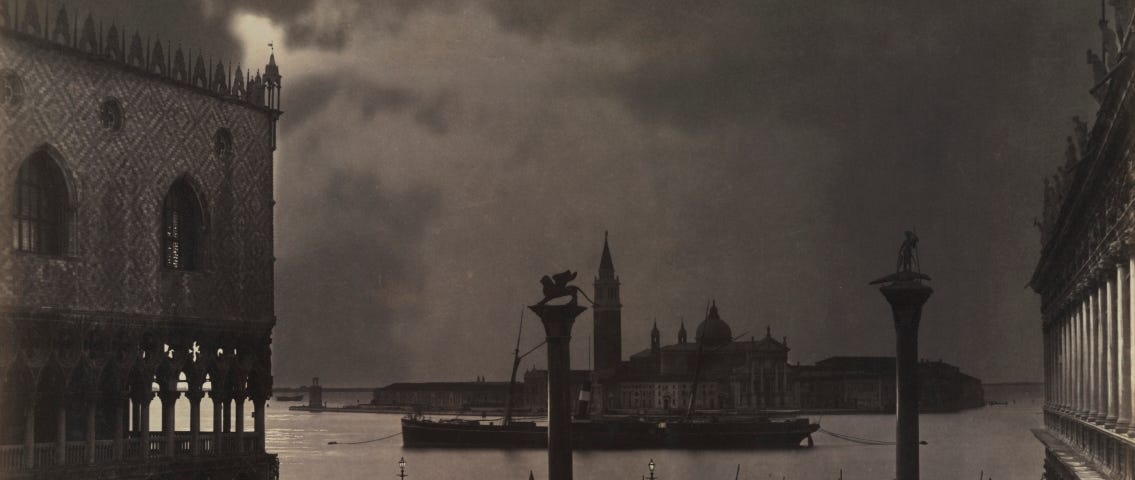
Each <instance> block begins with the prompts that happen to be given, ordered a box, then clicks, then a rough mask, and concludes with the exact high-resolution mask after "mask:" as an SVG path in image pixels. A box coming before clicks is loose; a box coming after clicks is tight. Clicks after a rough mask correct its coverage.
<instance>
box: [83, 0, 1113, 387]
mask: <svg viewBox="0 0 1135 480" xmlns="http://www.w3.org/2000/svg"><path fill="white" fill-rule="evenodd" d="M1089 3H1090V2H1089ZM1089 3H1069V2H1063V1H1058V0H1042V1H1041V2H1039V3H1038V2H1025V1H1023V0H1009V1H1005V2H986V1H978V0H962V1H959V2H940V1H930V0H915V1H890V0H887V1H883V2H874V3H871V4H870V5H868V4H865V3H863V2H857V1H852V0H836V1H832V2H814V3H808V2H790V1H786V0H766V1H733V0H717V1H708V2H679V1H669V0H662V1H659V0H627V1H620V2H609V1H601V0H584V1H579V2H562V1H554V0H547V1H545V0H484V1H475V0H468V1H461V0H436V1H429V0H425V1H411V0H405V1H392V2H383V3H379V4H372V3H371V2H361V1H348V0H343V1H338V2H335V1H326V2H314V1H292V2H274V1H267V0H244V1H238V2H219V1H213V2H204V3H200V4H198V3H192V2H190V3H178V2H172V3H170V2H154V3H147V4H145V5H142V6H139V5H135V4H134V3H133V2H130V3H128V2H124V1H122V2H115V3H111V4H109V5H111V9H118V10H117V11H121V13H119V15H121V17H119V18H120V19H121V21H123V22H126V21H127V20H129V23H130V24H139V25H145V26H147V27H148V28H153V29H154V30H156V31H158V32H159V33H160V34H161V36H162V38H163V39H164V38H167V35H169V38H184V39H195V40H194V41H201V42H203V43H201V45H200V48H204V49H206V50H208V51H217V52H220V53H217V54H216V55H221V54H223V53H225V52H239V45H238V44H237V43H236V42H235V41H234V40H233V39H232V37H231V34H230V33H229V32H228V17H229V16H231V15H233V14H235V13H237V12H251V13H256V14H260V15H264V16H267V17H269V18H271V19H272V20H273V21H274V22H276V23H277V24H278V25H280V26H282V27H283V28H284V31H285V33H286V35H287V36H288V38H287V44H288V48H289V49H296V50H299V49H307V51H306V52H305V53H304V55H305V56H306V58H316V57H313V56H312V52H313V51H314V52H325V53H327V54H328V57H327V59H326V60H324V59H323V58H317V59H316V60H313V64H305V65H301V64H298V62H299V60H296V59H294V58H281V59H280V60H281V64H282V69H283V73H284V75H285V78H286V81H285V88H284V99H285V106H284V108H285V110H287V113H286V114H285V116H284V117H283V118H282V120H281V131H282V135H281V147H280V159H281V160H280V161H279V164H278V178H279V181H278V183H277V192H278V193H277V196H278V198H279V202H280V203H279V208H278V209H277V225H278V230H277V240H278V249H277V250H278V256H279V258H280V262H279V267H280V268H279V270H278V281H277V292H278V294H277V298H279V299H280V300H279V304H278V305H277V310H278V316H279V318H280V324H279V326H278V327H277V351H278V353H280V355H277V356H276V357H275V358H276V359H277V361H278V362H279V363H278V367H277V374H278V377H279V378H280V382H281V384H286V383H292V382H298V381H306V377H309V376H314V375H317V374H321V375H322V376H324V377H329V376H330V375H331V374H330V373H326V372H335V373H334V375H335V376H333V377H331V378H334V379H335V380H334V381H335V382H336V383H352V382H360V383H363V384H372V383H381V382H383V381H395V380H425V379H430V378H435V379H436V378H447V379H459V378H471V377H473V376H474V375H476V374H484V373H486V372H488V373H492V372H497V371H500V370H501V369H502V368H503V367H501V366H505V367H507V358H503V359H502V358H499V355H498V354H500V355H504V353H507V350H508V348H507V347H505V348H501V345H505V344H508V343H509V342H507V341H501V337H502V335H501V332H500V328H502V327H501V325H512V324H513V322H514V320H513V319H512V318H513V315H514V313H513V312H514V309H513V307H514V306H516V305H518V304H519V303H521V302H522V301H524V300H525V299H527V298H528V297H529V296H531V295H532V294H533V293H532V292H533V291H534V290H533V289H534V283H533V280H534V279H535V278H538V277H539V275H540V274H542V273H546V272H547V271H551V270H553V269H557V268H558V269H562V268H572V269H581V270H582V271H583V273H582V276H584V277H586V276H587V275H588V274H590V273H593V269H594V267H595V262H596V261H597V255H598V245H599V242H600V240H599V239H600V238H601V232H602V231H603V230H604V229H610V230H612V235H613V238H614V239H616V251H615V255H616V266H617V267H618V268H619V273H620V275H621V277H622V279H623V281H624V291H623V298H624V301H625V304H626V308H625V310H624V339H625V342H624V344H625V345H624V350H625V353H629V352H630V351H637V350H638V349H639V347H642V346H645V345H646V342H645V339H646V338H647V336H646V332H647V331H648V330H649V328H650V325H651V319H652V318H653V317H659V326H660V328H662V329H663V331H664V336H665V337H666V338H671V337H672V335H673V334H672V332H673V330H674V329H675V328H676V318H677V317H678V316H679V315H685V317H686V323H687V324H688V325H687V326H688V327H692V326H693V325H694V324H696V322H697V321H698V320H697V318H696V317H697V316H698V315H700V312H701V310H702V307H703V306H704V305H702V303H703V302H704V300H706V299H707V298H709V297H716V298H717V299H718V303H719V306H720V307H721V308H722V312H723V315H727V317H728V318H727V320H728V321H730V323H731V324H733V327H734V330H735V331H738V332H740V331H745V330H751V331H752V330H754V329H755V330H758V331H759V330H762V329H763V327H764V326H765V325H772V327H773V330H774V333H775V334H777V335H788V336H789V337H791V338H792V339H793V340H792V344H793V348H794V350H793V354H792V355H793V360H801V361H805V362H809V361H814V360H817V359H819V358H823V357H825V356H828V355H839V354H846V355H857V354H866V355H881V354H887V353H889V352H890V351H891V344H890V341H891V337H890V330H889V329H888V328H887V324H886V320H887V312H886V310H885V308H886V305H885V303H884V302H883V301H882V299H881V297H879V296H878V295H877V294H876V293H875V292H874V291H873V290H872V289H871V288H870V287H867V286H866V285H865V282H866V281H868V280H871V279H873V278H877V277H878V276H880V275H881V274H883V273H886V272H885V270H886V268H888V266H889V265H893V262H894V258H893V255H894V252H895V249H896V248H897V246H898V243H899V241H901V232H902V231H903V230H905V229H908V228H915V229H916V230H917V231H918V233H919V234H920V236H921V237H922V240H923V243H922V247H923V258H922V265H923V267H924V269H926V270H927V271H928V273H930V274H931V275H932V276H933V277H934V278H935V280H934V286H935V288H936V289H937V292H936V293H935V296H934V297H933V298H932V299H931V303H930V304H929V305H928V307H927V312H926V319H925V321H924V323H923V336H922V338H923V353H924V355H926V356H928V357H934V358H937V357H943V358H944V359H945V360H947V361H950V362H952V363H956V364H959V365H961V366H962V367H963V369H965V370H966V371H969V372H972V373H975V374H976V375H978V376H980V377H983V378H985V379H988V380H1021V379H1037V378H1039V372H1040V363H1039V358H1040V334H1039V328H1038V327H1039V321H1038V305H1037V300H1036V296H1035V295H1034V294H1032V293H1031V292H1029V291H1028V290H1025V289H1024V288H1022V287H1023V285H1024V284H1025V282H1026V281H1027V279H1028V277H1029V274H1030V273H1031V268H1032V266H1033V262H1035V259H1036V257H1037V254H1038V241H1037V234H1036V231H1035V229H1033V227H1032V226H1031V225H1032V224H1031V219H1032V217H1034V216H1037V215H1039V209H1040V202H1041V198H1040V191H1041V189H1040V186H1041V178H1042V176H1043V175H1044V173H1045V172H1047V171H1050V170H1051V169H1052V168H1053V167H1054V166H1055V165H1056V164H1058V163H1059V162H1060V161H1061V160H1060V155H1061V153H1060V152H1061V151H1062V147H1061V146H1062V139H1063V137H1064V136H1065V135H1067V134H1068V132H1069V129H1070V128H1071V124H1070V122H1068V120H1067V119H1068V118H1069V117H1070V116H1071V115H1081V116H1082V117H1084V118H1090V117H1091V116H1092V112H1094V108H1095V107H1094V104H1093V102H1092V100H1091V98H1090V97H1089V96H1088V95H1087V89H1088V88H1089V86H1090V85H1089V84H1090V72H1089V71H1088V69H1087V66H1086V65H1084V64H1083V62H1084V61H1083V50H1084V49H1086V48H1094V47H1095V46H1096V45H1098V44H1099V40H1098V38H1097V35H1098V34H1097V31H1096V28H1095V22H1094V17H1095V16H1096V15H1098V11H1097V10H1096V8H1097V7H1098V5H1091V4H1089ZM163 8H164V9H165V10H163ZM100 9H101V8H100ZM167 10H168V11H169V12H174V13H173V15H169V14H167V13H166V11H167ZM485 23H488V24H489V25H487V26H486V25H485ZM175 34H176V36H175ZM362 42H371V43H370V44H366V45H363V44H362ZM195 48H198V47H195ZM293 51H295V50H293ZM406 52H412V53H406ZM344 55H356V56H358V60H357V61H356V62H353V64H352V63H351V62H344V61H343V58H341V56H344ZM231 58H238V57H237V55H236V54H235V53H234V54H233V55H232V56H231ZM376 63H377V64H381V68H374V65H375V64H376ZM360 152H363V153H370V154H371V155H370V156H366V155H363V154H360ZM442 198H444V199H445V201H444V202H443V201H442V200H441V199H442ZM427 252H428V253H427ZM589 272H590V273H589ZM584 283H586V282H584ZM423 296H429V297H430V298H429V300H426V299H425V298H423ZM506 307H507V308H506ZM505 312H507V318H508V320H507V323H505V322H503V321H502V320H501V316H502V315H505ZM668 315H669V316H671V317H674V318H669V319H668V318H666V316H668ZM588 323H589V322H580V323H579V325H577V327H576V328H577V331H576V334H577V338H586V336H587V335H588V334H589V333H590V332H589V326H588ZM509 328H511V327H509ZM533 330H536V329H533ZM817 332H827V333H825V334H821V333H817ZM832 332H835V333H832ZM505 336H511V334H509V335H505ZM408 337H413V338H412V339H408ZM975 339H997V340H996V342H995V343H990V342H985V341H975ZM526 340H533V342H534V341H535V339H534V337H533V338H526ZM582 343H583V342H578V343H577V344H576V345H577V346H580V345H582ZM455 345H459V347H454V346H455ZM438 352H446V353H447V355H439V354H438ZM450 352H452V354H448V353H450ZM501 352H504V353H501ZM583 352H584V350H582V349H577V350H576V351H575V354H576V356H577V359H582V358H583V357H584V353H583ZM395 355H401V357H398V358H395V357H394V356H395ZM577 365H579V363H577ZM410 367H414V368H413V369H412V370H411V369H410ZM498 367H500V368H498ZM310 370H319V371H315V372H312V371H310ZM505 373H507V372H505Z"/></svg>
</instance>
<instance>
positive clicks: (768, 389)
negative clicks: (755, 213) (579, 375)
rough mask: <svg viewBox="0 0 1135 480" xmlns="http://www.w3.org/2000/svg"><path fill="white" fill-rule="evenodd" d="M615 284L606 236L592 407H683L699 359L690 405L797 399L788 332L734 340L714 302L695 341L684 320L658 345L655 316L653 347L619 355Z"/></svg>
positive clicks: (761, 404) (763, 404) (769, 404)
mask: <svg viewBox="0 0 1135 480" xmlns="http://www.w3.org/2000/svg"><path fill="white" fill-rule="evenodd" d="M619 286H620V283H619V280H618V276H616V275H615V267H614V262H613V260H612V255H611V248H610V245H609V243H608V240H607V238H606V236H604V239H603V253H602V254H601V255H600V259H599V276H598V277H597V278H596V281H595V297H594V298H595V331H594V337H593V348H594V352H593V353H594V357H595V358H596V362H595V371H594V373H593V375H592V382H593V386H592V399H593V400H592V403H591V407H592V409H593V410H595V411H596V412H604V411H618V410H624V409H631V410H641V409H661V410H667V409H673V408H684V407H685V406H687V405H688V404H689V401H690V399H689V397H690V394H689V392H690V391H691V390H692V389H693V383H694V371H695V370H697V369H698V367H699V366H698V362H699V359H700V361H701V366H700V368H701V372H700V374H699V375H698V377H699V378H698V387H697V395H695V398H694V406H695V408H701V409H725V408H731V409H737V408H774V407H784V406H788V405H790V404H791V403H792V402H793V401H794V400H793V398H792V395H790V393H789V383H790V381H789V367H788V346H787V338H785V339H782V341H777V340H776V339H774V338H773V337H772V332H771V330H769V329H766V332H765V336H764V338H761V339H759V340H758V339H756V338H750V340H747V341H735V340H734V338H733V330H732V328H731V327H730V326H729V324H727V323H726V322H725V321H724V320H722V319H721V316H720V314H719V313H718V309H717V304H716V302H714V303H713V304H712V305H711V306H710V307H709V309H708V310H707V313H706V318H705V319H704V320H703V321H702V322H701V323H699V324H698V326H697V329H696V331H695V335H694V342H693V343H690V342H689V341H688V335H687V332H686V325H685V323H684V322H681V323H680V326H679V328H678V334H677V343H675V344H671V345H663V344H662V336H661V332H660V331H659V329H658V325H657V322H656V323H655V325H654V327H653V328H652V329H651V333H650V348H648V349H645V350H642V351H640V352H638V353H635V354H633V355H631V356H630V358H629V359H628V360H626V361H624V360H622V358H621V344H622V325H621V322H622V314H621V309H622V304H621V302H620V301H619ZM600 358H603V360H602V361H600V360H599V359H600ZM526 383H527V380H526Z"/></svg>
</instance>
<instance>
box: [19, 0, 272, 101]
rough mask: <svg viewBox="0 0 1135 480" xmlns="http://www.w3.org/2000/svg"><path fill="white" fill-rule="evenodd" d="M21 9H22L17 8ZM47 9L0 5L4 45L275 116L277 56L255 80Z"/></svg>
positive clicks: (31, 0)
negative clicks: (39, 50)
mask: <svg viewBox="0 0 1135 480" xmlns="http://www.w3.org/2000/svg"><path fill="white" fill-rule="evenodd" d="M21 4H22V8H21ZM41 8H43V9H44V10H46V6H45V4H40V2H39V1H37V0H26V1H23V2H21V1H20V0H0V35H2V36H3V37H4V38H5V40H8V39H11V40H23V41H26V42H29V43H31V44H34V45H36V46H39V47H43V48H52V49H55V50H58V51H61V52H65V53H69V54H74V55H79V56H83V57H86V58H88V59H91V60H95V61H99V62H102V63H107V64H111V65H114V66H116V67H118V68H122V69H125V70H128V71H131V72H134V73H138V74H143V75H147V76H150V77H155V78H160V79H161V80H163V81H166V82H168V83H172V84H176V85H178V86H180V87H183V88H189V89H192V90H194V91H196V92H198V93H203V94H207V95H210V96H213V97H217V98H220V99H223V100H225V101H229V102H234V103H238V104H241V105H244V106H249V107H253V108H256V109H259V110H263V111H265V112H266V113H269V114H271V115H272V117H273V119H275V118H277V117H279V115H280V114H281V113H283V112H282V111H281V110H280V87H281V75H280V74H279V67H278V65H276V61H275V55H272V56H271V57H270V58H269V63H268V64H266V65H265V67H264V73H263V74H261V73H260V70H257V71H256V74H255V75H253V74H252V72H251V71H242V69H241V66H240V63H239V62H238V63H237V65H236V67H235V68H233V66H232V62H228V63H227V65H228V66H226V62H222V61H221V60H219V59H218V60H217V61H216V64H215V65H212V67H211V68H210V67H209V65H211V64H212V62H213V61H212V59H208V60H206V58H205V57H204V55H203V54H202V52H201V51H200V50H198V51H197V56H196V58H194V57H193V55H192V50H190V51H189V53H186V52H185V51H183V50H182V48H181V46H180V45H179V46H178V47H177V48H176V49H174V48H173V47H172V45H171V44H170V42H169V41H166V42H164V43H163V42H162V40H161V39H154V40H153V41H152V42H151V41H150V40H149V39H148V38H147V39H146V40H145V41H143V39H142V36H141V35H140V34H139V33H138V31H137V30H135V31H134V35H133V36H131V37H130V38H129V39H128V38H127V36H126V33H125V32H126V28H125V27H120V26H118V25H116V24H115V23H111V24H110V26H109V27H107V28H106V29H105V31H104V29H103V24H102V23H101V22H98V23H97V25H96V22H95V20H94V18H93V17H92V15H91V14H90V13H88V14H87V16H86V18H85V19H84V20H83V21H82V22H81V24H80V22H79V17H78V15H77V14H76V15H74V16H72V15H69V14H68V12H67V7H66V6H64V5H61V6H60V7H59V10H58V11H57V13H56V14H55V15H54V20H52V15H48V14H45V15H42V16H41V15H40V13H39V11H40V9H41Z"/></svg>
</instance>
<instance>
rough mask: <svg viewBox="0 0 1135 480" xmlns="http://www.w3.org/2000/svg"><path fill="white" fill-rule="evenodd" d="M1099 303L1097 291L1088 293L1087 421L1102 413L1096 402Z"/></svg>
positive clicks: (1097, 386)
mask: <svg viewBox="0 0 1135 480" xmlns="http://www.w3.org/2000/svg"><path fill="white" fill-rule="evenodd" d="M1098 305H1099V301H1098V300H1096V297H1095V292H1091V293H1088V295H1087V326H1086V328H1085V329H1084V334H1085V335H1086V336H1087V346H1086V347H1085V350H1084V352H1085V353H1086V354H1087V370H1086V372H1087V391H1085V396H1086V397H1087V419H1086V420H1087V421H1095V418H1096V416H1099V414H1100V410H1099V404H1098V403H1096V402H1098V401H1096V398H1098V396H1099V395H1096V391H1099V385H1100V382H1099V380H1098V377H1096V376H1098V374H1099V370H1100V369H1099V364H1098V361H1096V357H1098V356H1099V355H1096V353H1098V352H1099V351H1098V348H1099V346H1098V344H1099V342H1098V340H1096V337H1098V335H1096V332H1098V331H1099V330H1098V328H1099V326H1098V325H1096V321H1098V319H1099V313H1098V312H1096V306H1098Z"/></svg>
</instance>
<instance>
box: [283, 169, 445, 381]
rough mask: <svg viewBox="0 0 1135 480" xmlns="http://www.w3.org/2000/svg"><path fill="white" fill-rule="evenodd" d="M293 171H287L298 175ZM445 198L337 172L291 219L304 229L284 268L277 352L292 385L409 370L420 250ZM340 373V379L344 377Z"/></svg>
mask: <svg viewBox="0 0 1135 480" xmlns="http://www.w3.org/2000/svg"><path fill="white" fill-rule="evenodd" d="M292 168H294V166H293V167H291V168H289V170H290V169H292ZM439 202H440V197H439V194H438V192H437V191H435V190H433V189H431V188H429V187H425V186H420V187H415V188H412V189H409V190H406V191H400V192H399V191H391V189H389V188H385V187H383V186H382V184H381V181H380V180H379V178H378V177H376V176H374V175H367V174H361V173H359V172H357V171H345V170H334V171H332V172H331V173H330V174H329V176H328V177H327V179H326V181H325V182H322V185H320V187H319V189H318V190H317V191H316V193H315V194H314V195H313V196H312V197H311V198H307V199H305V201H302V202H298V203H291V202H289V203H288V205H290V206H294V207H295V210H294V211H292V212H290V214H289V216H294V217H297V218H302V219H304V221H305V222H306V226H305V228H303V229H301V230H300V231H299V233H298V234H297V235H296V236H295V237H293V238H289V239H287V243H288V244H289V245H292V246H293V247H292V248H291V249H290V251H289V254H288V255H286V256H282V257H281V259H280V262H279V264H278V272H277V276H276V277H277V282H276V289H277V291H278V292H280V293H279V294H278V295H277V299H278V300H277V311H279V312H281V313H282V315H283V317H285V318H287V327H284V328H278V329H277V332H276V335H275V345H276V349H277V351H278V352H287V353H288V354H287V355H277V356H276V357H275V363H276V369H277V370H278V371H281V372H286V374H285V377H286V378H289V379H295V378H307V377H313V376H320V375H324V376H327V375H331V376H332V378H339V379H342V378H344V375H343V374H342V372H355V373H354V374H352V375H355V376H362V377H371V376H373V372H371V373H367V372H365V371H360V367H362V368H363V369H366V368H383V366H388V365H399V364H402V362H403V361H404V359H405V358H406V357H407V356H408V354H409V353H410V352H409V351H408V350H407V347H408V346H410V345H411V342H408V341H407V338H406V335H407V334H408V333H409V332H410V329H409V325H410V323H409V322H410V320H411V319H413V318H416V317H418V316H420V315H421V305H422V303H423V302H424V301H425V299H424V298H422V297H421V294H420V292H421V289H422V283H423V274H424V271H425V270H424V268H423V261H424V259H423V252H421V250H420V248H419V244H420V242H421V240H422V237H423V235H424V233H425V229H426V227H427V225H429V224H430V223H431V222H432V221H433V220H434V219H435V217H436V216H437V213H438V209H439V207H440V203H439ZM332 372H339V374H338V375H335V374H332Z"/></svg>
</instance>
